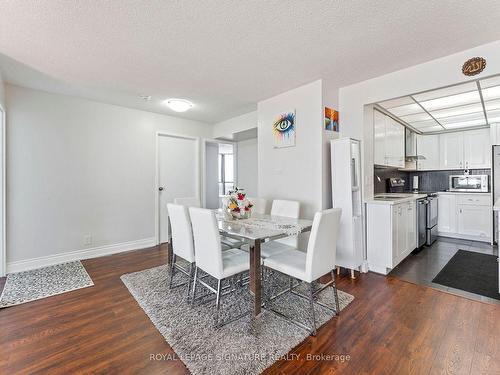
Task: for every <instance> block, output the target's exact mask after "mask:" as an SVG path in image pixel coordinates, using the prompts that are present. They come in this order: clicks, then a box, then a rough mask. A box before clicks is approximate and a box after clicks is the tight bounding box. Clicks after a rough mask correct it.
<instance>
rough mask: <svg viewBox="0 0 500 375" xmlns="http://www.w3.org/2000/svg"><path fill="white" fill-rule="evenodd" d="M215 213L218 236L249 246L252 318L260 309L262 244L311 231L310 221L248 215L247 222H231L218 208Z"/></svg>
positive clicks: (239, 220) (235, 220)
mask: <svg viewBox="0 0 500 375" xmlns="http://www.w3.org/2000/svg"><path fill="white" fill-rule="evenodd" d="M216 211H217V213H216V217H217V221H218V225H219V233H220V234H221V236H224V237H229V238H233V239H236V240H241V241H243V242H245V243H247V244H248V245H249V252H248V253H249V257H250V271H249V274H250V292H251V293H252V295H253V299H254V301H253V315H254V316H257V315H259V314H260V312H261V307H262V288H261V254H260V251H261V245H262V243H264V242H266V241H273V240H277V239H280V238H285V237H288V236H295V235H298V234H300V233H304V232H308V231H310V230H311V228H312V220H308V219H296V218H290V217H283V216H273V215H267V214H259V213H252V215H251V217H250V218H248V219H233V218H231V217H230V215H228V214H227V213H225V212H223V211H222V210H220V209H219V210H216Z"/></svg>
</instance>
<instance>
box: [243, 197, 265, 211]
mask: <svg viewBox="0 0 500 375" xmlns="http://www.w3.org/2000/svg"><path fill="white" fill-rule="evenodd" d="M247 199H248V200H249V201H250V202H252V204H253V207H252V212H255V213H257V214H265V213H266V207H267V200H265V199H264V198H256V197H255V198H254V197H247Z"/></svg>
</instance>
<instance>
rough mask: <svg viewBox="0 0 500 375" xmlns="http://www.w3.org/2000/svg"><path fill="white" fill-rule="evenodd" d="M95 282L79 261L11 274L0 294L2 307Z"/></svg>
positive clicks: (91, 284) (85, 286)
mask: <svg viewBox="0 0 500 375" xmlns="http://www.w3.org/2000/svg"><path fill="white" fill-rule="evenodd" d="M93 285H94V283H93V281H92V279H91V278H90V276H89V274H88V273H87V271H86V270H85V267H84V266H83V264H82V263H81V262H80V261H79V260H78V261H75V262H68V263H61V264H56V265H54V266H48V267H43V268H38V269H35V270H29V271H23V272H16V273H10V274H8V275H7V280H6V282H5V286H4V288H3V291H2V295H1V297H0V308H3V307H8V306H15V305H20V304H22V303H26V302H30V301H35V300H38V299H42V298H46V297H50V296H55V295H57V294H62V293H66V292H70V291H72V290H76V289H81V288H87V287H89V286H93Z"/></svg>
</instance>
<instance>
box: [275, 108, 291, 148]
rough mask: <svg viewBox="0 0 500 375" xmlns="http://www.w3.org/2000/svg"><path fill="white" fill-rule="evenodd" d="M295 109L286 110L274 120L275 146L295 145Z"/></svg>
mask: <svg viewBox="0 0 500 375" xmlns="http://www.w3.org/2000/svg"><path fill="white" fill-rule="evenodd" d="M295 127H296V124H295V110H293V111H290V112H285V113H282V114H280V115H278V116H277V117H276V119H275V120H274V122H273V125H272V130H273V136H274V137H273V138H274V148H282V147H292V146H295V130H296V129H295Z"/></svg>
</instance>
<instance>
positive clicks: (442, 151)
mask: <svg viewBox="0 0 500 375" xmlns="http://www.w3.org/2000/svg"><path fill="white" fill-rule="evenodd" d="M439 155H440V156H439V161H440V169H464V168H465V165H464V134H463V132H455V133H443V134H441V135H440V136H439Z"/></svg>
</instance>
